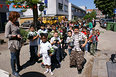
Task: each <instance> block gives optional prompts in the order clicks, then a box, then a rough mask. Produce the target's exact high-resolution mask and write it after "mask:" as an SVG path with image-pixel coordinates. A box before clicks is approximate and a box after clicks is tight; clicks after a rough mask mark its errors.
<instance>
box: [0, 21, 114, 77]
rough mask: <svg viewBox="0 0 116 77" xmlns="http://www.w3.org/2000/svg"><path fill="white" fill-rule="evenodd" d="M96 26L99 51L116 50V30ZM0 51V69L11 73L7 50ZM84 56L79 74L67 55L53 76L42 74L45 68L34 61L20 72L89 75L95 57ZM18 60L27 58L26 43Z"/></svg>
mask: <svg viewBox="0 0 116 77" xmlns="http://www.w3.org/2000/svg"><path fill="white" fill-rule="evenodd" d="M96 28H97V29H100V31H101V32H102V33H101V35H100V38H99V46H98V49H100V50H101V51H100V52H102V51H105V50H107V51H111V50H116V48H115V44H116V41H115V38H116V32H112V31H106V30H104V29H101V28H100V27H99V24H98V23H97V27H96ZM6 49H7V47H6ZM0 53H1V54H0V69H3V70H5V71H8V72H9V73H11V69H10V53H9V50H1V49H0ZM85 58H86V59H87V63H86V65H85V68H84V70H83V72H82V74H81V75H78V72H77V69H76V68H70V67H69V56H68V55H67V56H66V58H65V59H64V61H62V63H61V68H58V69H55V70H54V71H53V72H54V76H51V75H50V74H46V75H44V74H43V72H44V71H45V69H43V68H41V66H40V63H36V64H34V65H32V66H29V67H27V68H26V69H24V70H22V71H21V72H20V74H21V75H22V77H91V74H92V66H93V62H94V58H95V57H93V56H91V55H89V54H86V55H85ZM20 60H21V65H23V64H24V63H26V61H28V60H29V46H28V45H26V46H23V47H22V49H21V53H20Z"/></svg>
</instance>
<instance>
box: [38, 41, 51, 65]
mask: <svg viewBox="0 0 116 77" xmlns="http://www.w3.org/2000/svg"><path fill="white" fill-rule="evenodd" d="M50 48H52V45H51V44H50V43H49V42H46V43H43V42H42V43H41V44H40V54H42V57H43V63H44V65H51V57H50V56H49V55H48V50H50Z"/></svg>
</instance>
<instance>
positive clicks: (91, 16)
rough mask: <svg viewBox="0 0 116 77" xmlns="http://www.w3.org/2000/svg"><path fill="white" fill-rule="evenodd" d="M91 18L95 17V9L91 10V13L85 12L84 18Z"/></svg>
mask: <svg viewBox="0 0 116 77" xmlns="http://www.w3.org/2000/svg"><path fill="white" fill-rule="evenodd" d="M88 18H90V19H93V18H96V11H94V10H93V11H92V12H91V13H87V14H86V15H85V16H84V19H88Z"/></svg>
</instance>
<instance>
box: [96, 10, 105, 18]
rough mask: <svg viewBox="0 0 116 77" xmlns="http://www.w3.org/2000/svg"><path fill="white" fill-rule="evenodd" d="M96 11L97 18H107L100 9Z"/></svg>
mask: <svg viewBox="0 0 116 77" xmlns="http://www.w3.org/2000/svg"><path fill="white" fill-rule="evenodd" d="M94 10H95V11H96V18H98V19H101V18H105V15H103V13H102V12H101V11H100V10H99V9H94Z"/></svg>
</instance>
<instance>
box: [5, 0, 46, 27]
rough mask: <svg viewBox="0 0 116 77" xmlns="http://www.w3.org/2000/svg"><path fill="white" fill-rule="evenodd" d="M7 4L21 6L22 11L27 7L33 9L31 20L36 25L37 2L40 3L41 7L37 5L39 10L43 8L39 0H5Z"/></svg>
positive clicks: (15, 6)
mask: <svg viewBox="0 0 116 77" xmlns="http://www.w3.org/2000/svg"><path fill="white" fill-rule="evenodd" d="M6 3H7V4H9V5H10V4H12V3H13V4H14V5H13V7H14V8H22V9H23V10H22V12H24V11H26V9H27V8H31V9H32V10H33V19H34V20H33V21H34V24H35V26H37V22H38V8H37V4H40V5H41V7H39V9H40V11H43V10H44V5H43V3H42V2H41V0H6Z"/></svg>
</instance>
